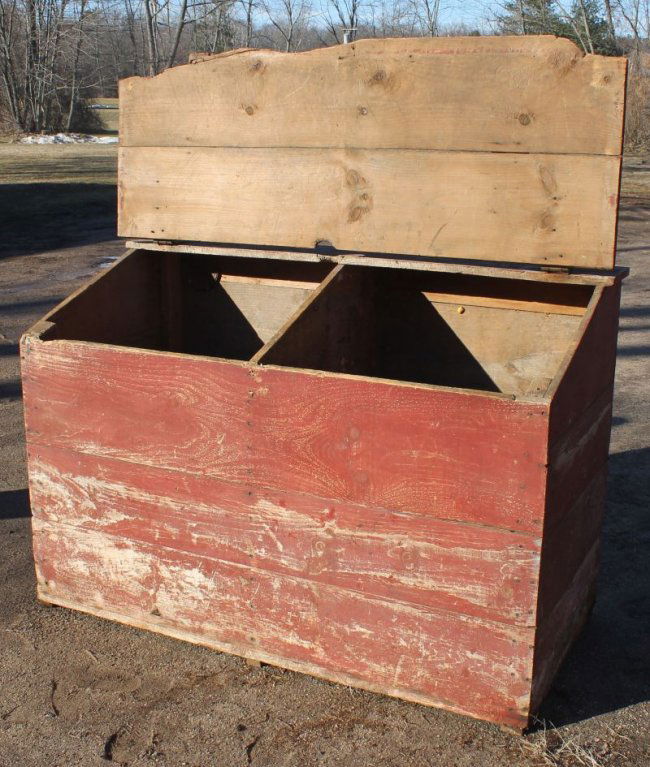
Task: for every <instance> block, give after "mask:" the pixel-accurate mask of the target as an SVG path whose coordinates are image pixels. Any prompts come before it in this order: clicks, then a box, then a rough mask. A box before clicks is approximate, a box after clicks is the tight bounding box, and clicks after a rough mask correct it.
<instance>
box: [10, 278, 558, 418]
mask: <svg viewBox="0 0 650 767" xmlns="http://www.w3.org/2000/svg"><path fill="white" fill-rule="evenodd" d="M101 276H102V275H99V277H101ZM93 282H94V279H93ZM89 284H90V283H89ZM86 287H88V285H86V286H84V287H82V288H80V289H79V290H78V291H76V293H79V292H82V291H83V290H84V289H85V288H86ZM76 293H75V294H74V295H76ZM72 297H73V296H71V297H70V299H71V298H72ZM310 297H311V296H310ZM70 299H65V301H63V302H62V303H61V304H59V305H57V306H56V307H55V308H54V309H52V311H50V312H48V314H47V315H46V316H45V317H43V318H42V319H40V320H38V322H36V323H35V324H34V325H32V327H31V328H29V329H28V330H26V331H25V333H23V335H22V337H21V340H20V344H21V350H22V352H23V353H25V352H27V351H28V350H29V347H30V345H31V344H34V343H50V342H52V341H57V340H58V339H56V338H55V336H54V332H55V330H56V322H55V321H52V315H54V314H55V313H56V311H57V310H58V309H60V308H61V307H62V306H63V305H65V304H67V303H68V301H69V300H70ZM61 342H64V343H70V344H75V345H76V344H81V345H87V346H98V345H99V346H101V347H103V348H106V349H113V350H114V351H120V352H121V351H126V352H135V353H137V354H153V355H165V356H173V357H177V358H179V359H188V360H215V361H217V362H225V363H228V364H229V365H235V366H237V367H240V368H246V369H247V370H248V371H249V372H250V373H251V375H252V374H254V373H255V370H262V369H263V370H277V371H281V372H287V371H288V372H293V373H301V374H303V373H304V374H305V375H308V376H313V377H315V378H340V379H344V380H349V381H358V380H362V381H367V382H369V383H370V382H372V383H375V382H376V383H380V384H385V385H387V386H396V387H407V388H414V389H425V390H429V391H439V392H452V393H455V394H465V395H467V396H468V397H472V396H477V395H478V396H481V397H487V398H489V399H498V400H510V401H514V400H516V401H517V402H520V403H522V404H529V405H544V404H548V402H549V401H550V400H548V399H547V398H546V397H543V398H540V397H526V396H521V397H520V396H515V395H514V394H503V393H502V392H493V391H483V390H480V389H463V388H462V387H457V386H438V385H436V384H423V383H417V382H413V381H399V380H396V379H393V378H376V377H373V376H363V375H356V374H352V373H336V372H334V373H333V372H331V371H329V370H310V369H309V368H294V367H289V366H285V365H264V366H263V368H262V367H259V366H256V365H253V364H251V362H250V361H241V360H235V359H227V358H224V357H214V356H205V355H201V354H188V353H186V352H175V351H160V350H157V349H140V348H137V347H130V346H119V345H116V344H104V343H102V344H96V343H95V342H93V341H77V340H74V339H61Z"/></svg>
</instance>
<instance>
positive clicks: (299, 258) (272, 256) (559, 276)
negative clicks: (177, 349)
mask: <svg viewBox="0 0 650 767" xmlns="http://www.w3.org/2000/svg"><path fill="white" fill-rule="evenodd" d="M125 244H126V246H127V247H128V248H141V249H143V250H152V251H156V252H159V253H188V254H193V255H195V256H198V257H203V258H213V257H215V256H216V257H219V256H222V257H228V258H231V259H232V258H235V259H241V260H242V261H247V260H258V259H260V258H265V259H268V260H269V263H271V264H274V263H275V264H278V263H286V262H287V261H291V262H292V263H296V264H328V263H331V264H348V265H351V266H379V267H382V268H385V269H400V270H403V269H413V270H415V271H418V272H428V273H432V272H439V273H440V274H452V275H453V274H468V275H470V274H471V275H476V276H483V277H493V278H496V279H508V280H513V279H516V280H523V281H524V283H526V282H538V283H547V284H550V285H594V286H595V285H601V286H602V285H613V284H614V282H615V281H616V280H617V279H622V278H623V277H626V276H627V275H628V274H629V271H630V270H629V269H628V268H627V267H621V266H617V267H615V268H614V270H613V271H612V272H603V273H600V274H594V273H592V272H587V271H584V270H582V271H581V270H579V269H578V270H576V269H573V270H571V272H566V273H565V272H548V271H544V270H542V269H540V268H535V267H530V266H529V267H523V266H517V265H516V264H514V263H512V262H509V261H507V260H504V261H503V262H502V264H500V265H494V264H491V265H486V264H477V263H473V262H471V261H468V260H467V259H458V260H457V261H444V260H442V261H440V260H436V259H433V258H422V257H413V258H408V257H406V256H403V257H394V256H387V255H382V254H373V255H370V254H367V253H335V252H332V253H324V252H317V251H315V250H308V251H305V250H289V249H286V250H274V249H273V248H247V247H245V246H241V247H233V246H228V245H205V244H201V243H197V242H174V243H167V242H159V241H157V240H151V239H150V240H147V239H142V240H127V241H126V243H125Z"/></svg>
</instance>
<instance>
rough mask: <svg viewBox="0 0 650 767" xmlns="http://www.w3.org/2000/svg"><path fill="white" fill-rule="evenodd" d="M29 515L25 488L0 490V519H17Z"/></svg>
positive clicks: (27, 494) (27, 496) (27, 495)
mask: <svg viewBox="0 0 650 767" xmlns="http://www.w3.org/2000/svg"><path fill="white" fill-rule="evenodd" d="M29 516H30V512H29V493H28V492H27V490H2V491H0V519H19V518H21V517H29Z"/></svg>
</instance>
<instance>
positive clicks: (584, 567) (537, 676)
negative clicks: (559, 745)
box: [530, 540, 600, 713]
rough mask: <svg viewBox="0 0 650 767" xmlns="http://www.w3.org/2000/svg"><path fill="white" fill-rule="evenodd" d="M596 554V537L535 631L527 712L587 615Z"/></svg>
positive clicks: (592, 594)
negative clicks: (564, 588) (562, 591)
mask: <svg viewBox="0 0 650 767" xmlns="http://www.w3.org/2000/svg"><path fill="white" fill-rule="evenodd" d="M599 555H600V541H599V540H597V541H596V542H595V543H594V545H593V546H592V549H591V551H590V552H589V554H587V556H586V557H585V559H584V561H583V562H582V564H581V566H580V568H579V570H578V571H577V572H576V574H575V577H574V578H573V580H572V581H571V582H570V584H569V586H568V588H567V590H566V591H565V592H564V594H563V595H562V598H561V599H560V600H559V602H557V604H556V606H555V609H554V610H553V612H552V613H551V615H549V616H548V617H547V619H546V620H545V621H544V624H543V625H541V626H540V627H539V629H538V631H537V633H536V636H535V661H534V673H533V686H532V693H531V703H530V711H531V713H534V712H535V711H537V709H538V708H539V706H540V705H541V703H542V701H543V700H544V696H545V695H546V694H547V692H548V690H549V688H550V687H551V684H552V682H553V678H554V677H555V675H556V673H557V671H558V669H559V668H560V665H561V664H562V661H563V660H564V658H565V656H566V654H567V652H568V651H569V649H570V647H571V644H572V643H573V641H574V640H575V638H576V637H577V636H578V634H579V633H580V631H581V630H582V628H583V626H584V624H585V622H586V621H587V619H588V617H589V613H590V611H591V607H592V605H593V602H594V598H595V593H596V577H597V575H598V564H599Z"/></svg>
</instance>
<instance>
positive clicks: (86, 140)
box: [19, 133, 118, 144]
mask: <svg viewBox="0 0 650 767" xmlns="http://www.w3.org/2000/svg"><path fill="white" fill-rule="evenodd" d="M19 143H20V144H117V143H118V137H117V136H91V135H89V134H88V133H55V134H54V135H52V136H39V135H30V136H23V137H22V138H21V139H20V141H19Z"/></svg>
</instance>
